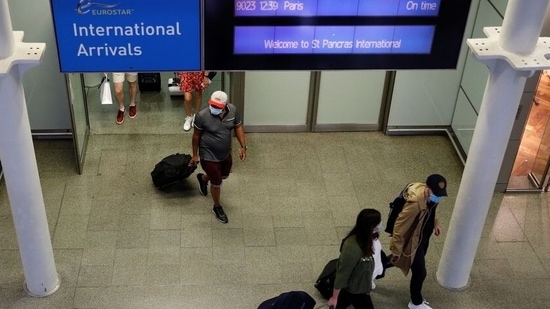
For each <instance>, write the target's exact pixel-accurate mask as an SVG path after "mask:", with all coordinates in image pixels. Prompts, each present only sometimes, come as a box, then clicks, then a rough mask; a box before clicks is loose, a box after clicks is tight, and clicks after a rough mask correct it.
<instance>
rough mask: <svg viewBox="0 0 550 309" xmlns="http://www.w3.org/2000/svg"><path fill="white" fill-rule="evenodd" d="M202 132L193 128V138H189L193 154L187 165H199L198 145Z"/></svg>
mask: <svg viewBox="0 0 550 309" xmlns="http://www.w3.org/2000/svg"><path fill="white" fill-rule="evenodd" d="M201 135H202V131H201V130H199V129H197V128H195V129H194V130H193V137H192V138H191V145H192V149H193V154H192V157H191V160H190V161H189V164H194V165H197V164H198V163H199V143H200V141H201Z"/></svg>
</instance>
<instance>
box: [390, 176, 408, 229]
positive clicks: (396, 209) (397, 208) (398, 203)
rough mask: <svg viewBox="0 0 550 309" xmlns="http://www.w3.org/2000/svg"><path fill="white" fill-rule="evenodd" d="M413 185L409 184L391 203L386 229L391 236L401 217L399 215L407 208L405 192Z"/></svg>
mask: <svg viewBox="0 0 550 309" xmlns="http://www.w3.org/2000/svg"><path fill="white" fill-rule="evenodd" d="M410 186H411V184H408V185H407V186H406V187H405V188H404V189H403V190H401V193H399V195H398V196H397V197H396V198H395V199H394V200H393V201H392V202H390V212H389V213H388V220H387V221H386V228H385V229H384V231H385V232H387V233H388V234H390V236H392V235H393V226H394V225H395V221H396V220H397V217H399V213H400V212H401V211H402V210H403V206H405V202H406V200H405V198H404V197H403V192H405V190H407V189H408V188H409V187H410Z"/></svg>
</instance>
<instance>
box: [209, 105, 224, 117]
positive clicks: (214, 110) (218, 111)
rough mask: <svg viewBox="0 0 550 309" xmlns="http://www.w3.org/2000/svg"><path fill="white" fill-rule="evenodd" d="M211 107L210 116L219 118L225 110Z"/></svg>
mask: <svg viewBox="0 0 550 309" xmlns="http://www.w3.org/2000/svg"><path fill="white" fill-rule="evenodd" d="M209 107H210V114H212V115H214V116H218V115H219V114H221V113H222V111H223V108H215V107H212V106H209Z"/></svg>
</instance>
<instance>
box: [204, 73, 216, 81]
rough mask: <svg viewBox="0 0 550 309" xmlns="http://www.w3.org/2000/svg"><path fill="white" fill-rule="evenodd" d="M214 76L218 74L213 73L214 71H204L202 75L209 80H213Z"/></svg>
mask: <svg viewBox="0 0 550 309" xmlns="http://www.w3.org/2000/svg"><path fill="white" fill-rule="evenodd" d="M216 74H218V72H214V71H205V72H204V75H206V77H208V79H209V80H213V79H214V77H215V76H216Z"/></svg>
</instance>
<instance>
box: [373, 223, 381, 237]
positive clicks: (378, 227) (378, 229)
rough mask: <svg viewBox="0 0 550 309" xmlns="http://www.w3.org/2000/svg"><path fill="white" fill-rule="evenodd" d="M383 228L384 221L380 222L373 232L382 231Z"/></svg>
mask: <svg viewBox="0 0 550 309" xmlns="http://www.w3.org/2000/svg"><path fill="white" fill-rule="evenodd" d="M381 230H382V222H380V223H378V225H377V226H376V227H375V228H374V230H372V233H373V234H374V233H380V231H381Z"/></svg>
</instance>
